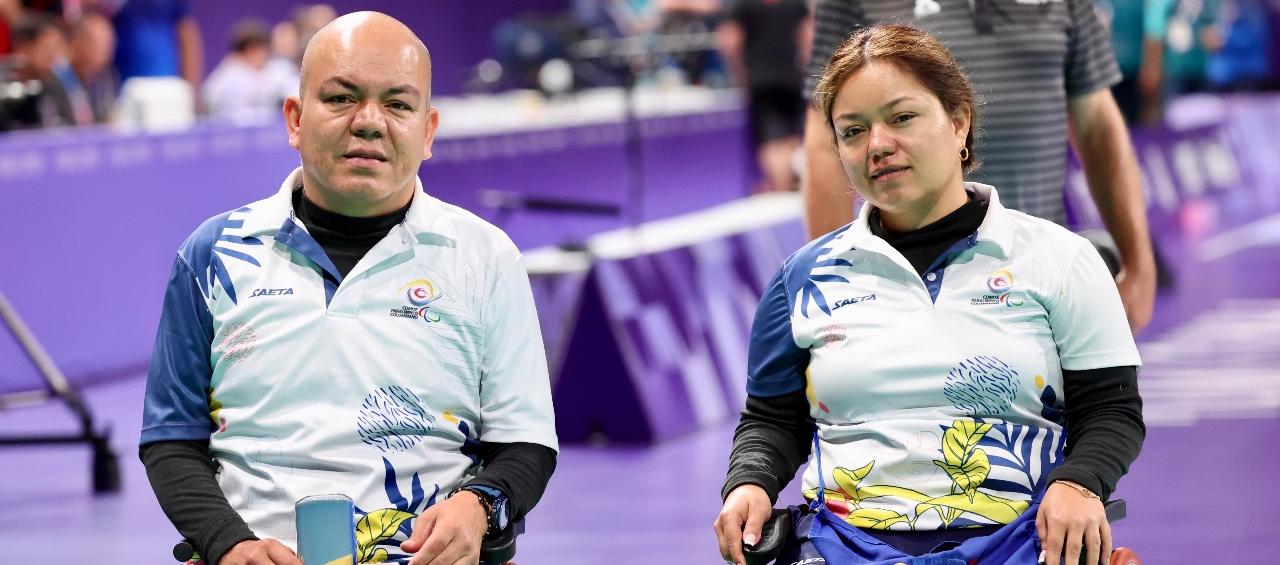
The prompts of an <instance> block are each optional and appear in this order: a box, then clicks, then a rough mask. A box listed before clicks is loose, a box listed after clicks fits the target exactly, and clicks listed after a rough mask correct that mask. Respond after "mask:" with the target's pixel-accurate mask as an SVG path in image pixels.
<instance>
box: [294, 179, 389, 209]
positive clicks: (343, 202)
mask: <svg viewBox="0 0 1280 565" xmlns="http://www.w3.org/2000/svg"><path fill="white" fill-rule="evenodd" d="M410 186H412V185H410ZM302 193H303V194H305V195H306V197H307V200H310V201H311V202H312V203H313V204H315V205H316V206H317V207H319V208H321V209H323V210H325V211H327V212H332V213H334V214H341V215H343V216H350V217H352V218H370V217H374V216H385V215H387V214H390V213H392V212H395V211H396V210H399V209H401V208H404V207H405V206H408V205H409V203H410V202H412V201H413V190H412V189H410V190H404V189H401V190H400V191H397V192H396V193H394V194H392V195H391V196H389V197H387V198H385V199H383V200H380V201H376V202H369V201H365V200H351V199H343V198H326V196H325V195H322V194H320V191H318V190H315V189H313V188H310V187H309V185H308V183H307V182H306V180H305V179H304V180H303V183H302Z"/></svg>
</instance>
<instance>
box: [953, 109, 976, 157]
mask: <svg viewBox="0 0 1280 565" xmlns="http://www.w3.org/2000/svg"><path fill="white" fill-rule="evenodd" d="M951 123H952V125H954V126H955V130H956V141H958V142H960V147H964V142H965V139H966V138H968V137H969V127H970V126H971V125H973V109H972V108H971V107H970V106H969V105H968V104H961V105H959V106H957V107H956V109H955V110H954V111H953V112H951Z"/></svg>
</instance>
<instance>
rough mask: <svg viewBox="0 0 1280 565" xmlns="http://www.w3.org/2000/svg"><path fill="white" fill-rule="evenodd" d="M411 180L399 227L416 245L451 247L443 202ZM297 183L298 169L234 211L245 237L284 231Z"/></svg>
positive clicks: (454, 231)
mask: <svg viewBox="0 0 1280 565" xmlns="http://www.w3.org/2000/svg"><path fill="white" fill-rule="evenodd" d="M413 181H414V185H415V186H414V191H413V199H412V200H411V201H410V203H409V211H408V212H406V213H405V219H404V222H403V223H402V224H401V225H403V226H405V227H406V228H407V229H408V230H409V233H411V234H413V236H414V238H415V239H416V242H417V243H420V244H434V245H441V244H443V245H447V246H452V245H454V243H455V242H456V241H457V238H458V235H457V234H458V232H457V229H456V227H455V226H454V225H453V221H452V220H451V219H450V218H449V214H447V213H445V209H444V203H442V202H440V201H439V200H437V199H436V198H434V197H432V196H431V195H429V194H427V193H426V192H424V191H423V189H422V180H421V179H419V178H417V177H414V179H413ZM301 184H302V167H298V168H296V169H294V170H293V172H292V173H290V174H289V176H288V177H287V178H285V180H284V182H283V183H281V184H280V189H279V190H278V191H276V193H275V194H274V195H272V196H270V197H268V198H266V199H264V200H261V201H259V202H257V203H255V204H251V205H249V206H247V207H245V208H241V209H240V210H238V211H239V212H244V213H246V216H245V217H244V231H245V235H246V236H250V235H262V234H268V233H277V232H279V231H281V230H284V229H285V227H286V223H293V219H294V210H293V191H294V189H295V188H297V187H298V186H301Z"/></svg>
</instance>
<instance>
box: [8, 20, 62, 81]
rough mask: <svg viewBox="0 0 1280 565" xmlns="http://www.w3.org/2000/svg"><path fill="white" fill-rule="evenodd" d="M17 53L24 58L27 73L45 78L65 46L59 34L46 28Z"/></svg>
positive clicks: (52, 29)
mask: <svg viewBox="0 0 1280 565" xmlns="http://www.w3.org/2000/svg"><path fill="white" fill-rule="evenodd" d="M19 51H20V52H21V53H22V54H23V55H25V56H26V59H27V70H28V72H29V73H30V74H31V75H32V76H34V77H45V76H48V75H49V74H51V73H52V72H53V69H54V67H55V66H56V65H57V63H58V58H59V57H61V56H62V55H63V54H64V53H65V51H66V44H65V43H64V42H63V39H62V33H61V32H59V31H58V30H56V29H54V28H46V29H45V30H44V31H42V32H40V35H38V36H36V38H35V40H34V41H32V42H31V43H28V44H27V45H25V46H24V47H23V48H21V49H20V50H19Z"/></svg>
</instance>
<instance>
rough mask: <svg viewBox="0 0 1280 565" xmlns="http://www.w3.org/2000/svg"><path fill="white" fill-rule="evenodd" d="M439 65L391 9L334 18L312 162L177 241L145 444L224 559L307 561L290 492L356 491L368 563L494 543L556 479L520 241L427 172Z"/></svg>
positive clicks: (193, 525) (304, 126)
mask: <svg viewBox="0 0 1280 565" xmlns="http://www.w3.org/2000/svg"><path fill="white" fill-rule="evenodd" d="M430 80H431V68H430V56H429V54H428V52H427V49H426V47H425V46H424V45H423V44H422V42H421V40H419V39H418V38H417V37H416V36H415V35H414V34H413V32H411V31H410V30H409V29H408V28H406V27H405V26H404V25H403V24H401V23H400V22H398V21H396V20H394V19H392V18H390V17H388V16H386V15H383V14H379V13H373V12H359V13H354V14H348V15H346V16H343V17H341V18H339V19H337V20H335V21H334V22H333V23H331V24H330V25H328V26H326V27H325V28H323V29H322V30H321V31H320V32H319V33H318V34H317V35H316V36H315V38H314V39H313V40H312V41H311V43H310V44H309V45H308V47H307V50H306V53H305V55H304V57H303V65H302V79H301V85H300V90H299V95H298V96H296V97H290V98H289V99H288V100H287V101H286V102H285V104H284V114H285V120H286V126H287V129H288V134H289V143H290V145H292V146H293V147H294V148H295V149H297V150H298V152H299V153H300V154H301V156H302V166H301V167H300V168H298V169H296V170H295V171H294V172H293V173H292V174H291V175H289V177H288V178H287V179H286V180H285V182H284V184H283V185H282V186H281V189H280V192H279V193H278V194H276V195H275V196H272V197H270V198H267V199H265V200H261V201H259V202H256V203H253V204H249V205H248V206H245V207H242V208H239V209H237V210H235V211H232V212H228V213H226V214H222V215H219V216H216V217H214V218H212V219H210V220H209V221H207V222H205V223H204V225H202V226H201V227H200V228H199V229H197V230H196V232H195V233H194V234H192V236H191V237H190V238H189V239H188V240H187V241H186V242H185V243H184V244H183V245H182V248H181V249H180V250H179V252H178V256H177V259H176V261H175V262H174V267H173V271H172V274H171V276H170V280H169V286H168V290H167V291H166V293H165V300H164V311H163V315H162V318H161V321H160V329H159V332H158V336H157V339H156V348H155V353H154V355H153V358H152V364H151V369H150V372H149V374H148V377H147V393H146V399H145V403H144V421H143V430H142V438H141V443H142V448H141V450H140V455H141V458H142V460H143V462H144V463H145V465H146V467H147V476H148V478H149V479H150V480H151V484H152V487H153V488H154V490H155V491H156V495H157V498H158V500H159V502H160V505H161V507H162V508H164V510H165V512H166V514H167V515H168V516H169V517H170V519H171V520H172V521H173V523H174V525H175V526H176V527H177V529H178V531H179V532H180V533H181V534H182V535H184V536H186V537H187V538H188V539H190V540H192V541H193V542H194V544H195V546H196V548H197V549H198V550H200V552H201V554H202V555H203V556H204V557H205V558H206V560H207V561H208V562H210V563H211V564H219V563H222V564H237V565H238V564H243V563H275V564H296V563H298V559H297V557H296V556H295V555H294V554H293V551H292V549H291V546H292V545H293V540H294V539H295V538H296V537H297V536H296V533H295V531H294V525H293V524H294V516H293V505H294V502H295V501H297V500H298V499H300V498H303V497H305V496H308V495H313V494H322V493H342V494H346V495H347V496H350V497H351V498H352V499H353V500H354V501H355V506H356V516H355V517H354V518H355V520H356V522H357V528H356V529H357V545H358V552H359V555H358V556H357V557H358V559H359V560H360V561H361V562H365V561H387V560H395V559H397V558H402V557H403V556H404V555H406V554H414V555H413V557H412V560H411V561H410V563H412V564H415V565H426V564H428V563H430V564H433V565H439V564H453V563H471V564H474V563H476V562H477V559H478V550H479V546H480V542H481V539H482V536H483V535H484V534H485V533H486V532H487V531H488V532H493V531H497V530H500V529H502V528H504V527H505V526H506V524H507V522H509V521H514V520H518V519H520V517H521V516H523V515H524V514H525V513H526V512H528V510H529V509H530V508H532V507H533V505H534V504H535V503H536V502H537V500H538V498H539V497H540V496H541V495H542V492H543V489H544V488H545V486H546V483H547V481H548V479H549V478H550V475H551V472H552V470H553V469H554V466H555V456H556V449H557V443H556V436H555V432H554V422H553V420H554V418H553V415H552V409H551V394H550V386H549V382H548V378H547V369H546V360H545V357H544V353H543V349H542V340H541V336H540V335H539V333H538V324H537V321H536V316H537V314H536V312H535V311H534V306H533V298H532V293H531V290H530V287H529V282H528V277H527V275H526V273H525V271H524V269H523V267H522V266H521V265H520V262H519V260H520V254H519V252H518V251H517V250H516V248H515V246H514V245H513V244H512V243H511V241H510V239H508V238H507V237H506V235H505V234H503V233H502V232H501V231H499V230H498V229H497V228H495V227H493V226H491V225H489V224H487V223H484V222H483V221H481V220H479V219H478V218H476V217H475V216H473V215H471V214H469V213H468V212H466V211H464V210H461V209H459V208H456V207H453V206H450V205H448V204H445V203H443V202H440V201H439V200H436V199H434V198H432V197H430V196H428V195H426V194H425V193H423V192H422V185H421V182H420V181H419V180H418V179H417V176H416V174H417V170H418V166H419V165H420V163H421V162H422V160H424V159H426V158H429V157H430V156H431V144H432V141H433V139H434V135H435V131H436V126H437V124H438V123H439V115H438V113H437V111H436V109H435V108H433V107H431V104H430ZM210 457H212V459H213V460H212V461H210ZM215 469H216V471H215ZM415 515H416V516H415ZM490 565H496V564H490Z"/></svg>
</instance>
